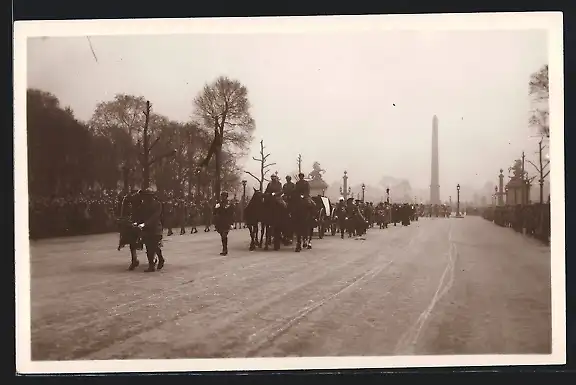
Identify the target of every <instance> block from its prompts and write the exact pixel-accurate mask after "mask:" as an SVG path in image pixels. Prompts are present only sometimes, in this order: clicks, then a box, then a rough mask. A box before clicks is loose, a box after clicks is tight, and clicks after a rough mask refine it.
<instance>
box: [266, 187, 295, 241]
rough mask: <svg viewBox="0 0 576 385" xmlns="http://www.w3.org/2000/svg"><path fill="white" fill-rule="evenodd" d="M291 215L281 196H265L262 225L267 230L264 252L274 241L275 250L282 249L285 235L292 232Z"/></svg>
mask: <svg viewBox="0 0 576 385" xmlns="http://www.w3.org/2000/svg"><path fill="white" fill-rule="evenodd" d="M290 222H291V221H290V213H289V211H288V206H287V204H286V202H285V201H284V200H283V199H282V197H281V196H280V195H276V194H274V193H272V194H264V210H263V216H262V224H263V226H264V228H265V229H266V241H265V244H264V250H268V247H269V246H270V245H271V244H272V240H273V241H274V250H279V249H280V243H281V241H282V238H283V235H285V234H289V233H290V230H291V223H290Z"/></svg>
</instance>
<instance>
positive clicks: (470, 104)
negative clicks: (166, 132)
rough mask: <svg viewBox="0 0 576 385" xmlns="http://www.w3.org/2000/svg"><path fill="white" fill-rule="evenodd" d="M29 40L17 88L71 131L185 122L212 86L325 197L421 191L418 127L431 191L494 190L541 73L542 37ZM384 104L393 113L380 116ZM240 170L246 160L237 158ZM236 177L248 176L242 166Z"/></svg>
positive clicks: (515, 149)
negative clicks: (353, 189)
mask: <svg viewBox="0 0 576 385" xmlns="http://www.w3.org/2000/svg"><path fill="white" fill-rule="evenodd" d="M91 41H92V45H93V47H94V51H95V53H96V56H97V58H98V62H96V60H95V59H94V57H93V55H92V53H91V51H90V46H89V44H88V40H87V39H86V38H85V37H55V38H47V39H40V38H35V39H30V40H29V44H28V47H29V48H28V86H29V87H35V88H40V89H42V90H46V91H50V92H52V93H54V94H55V95H56V96H57V97H58V98H59V99H60V101H61V103H62V104H63V105H69V106H70V107H71V108H72V109H73V110H74V112H75V114H76V115H77V117H78V118H80V119H83V120H88V119H89V118H90V116H91V114H92V112H93V110H94V108H95V106H96V104H97V103H98V102H100V101H103V100H109V99H112V98H113V97H114V94H116V93H128V94H134V95H142V96H145V97H146V98H148V99H149V100H150V101H151V102H152V103H153V108H154V111H155V112H157V113H160V114H163V115H166V116H168V117H169V118H170V119H175V120H182V121H185V120H189V119H190V117H191V116H192V113H193V104H192V100H193V98H194V97H195V96H196V95H197V93H198V92H199V91H200V90H201V88H202V86H203V85H204V83H206V82H211V81H212V80H214V79H215V78H217V77H218V76H219V75H227V76H229V77H231V78H235V79H237V80H239V81H241V82H242V83H243V84H244V85H246V86H247V88H248V90H249V98H250V101H251V103H252V115H253V117H254V119H255V121H256V131H255V135H254V136H255V137H254V142H253V145H252V152H253V154H252V155H256V152H257V150H258V145H259V144H258V142H259V141H260V139H264V142H265V144H266V146H267V148H268V150H269V152H271V153H272V155H271V156H270V158H271V161H273V162H277V163H278V166H276V167H274V170H278V171H279V173H280V174H281V175H284V174H285V173H287V172H291V171H294V170H296V169H297V166H296V157H297V155H298V153H301V154H302V157H303V161H304V167H303V168H304V171H310V170H311V169H312V167H311V166H312V162H313V161H316V160H317V161H319V162H320V163H321V165H322V166H323V168H325V169H326V170H327V172H326V174H325V176H324V178H325V179H326V181H327V182H329V183H332V182H334V181H335V180H338V179H339V178H340V177H341V175H342V173H343V171H344V170H347V171H348V175H349V177H350V183H351V184H356V183H360V182H365V183H366V184H376V183H378V181H379V180H380V179H381V178H382V176H384V175H389V176H393V177H396V178H406V179H408V180H409V181H410V183H411V185H412V186H413V187H416V188H427V187H428V186H429V184H430V157H431V131H432V116H433V115H434V114H436V115H437V116H438V119H439V146H440V185H441V195H442V198H443V199H446V197H447V196H448V195H450V194H451V193H452V191H449V190H452V188H451V187H452V186H455V185H456V184H457V183H461V184H466V185H475V186H478V187H480V186H482V185H483V184H484V183H485V182H486V181H487V180H493V181H494V182H495V183H496V181H497V174H498V170H499V169H500V168H504V169H506V168H507V167H508V166H510V165H511V164H512V161H513V159H514V158H515V157H518V156H519V155H520V154H521V152H522V150H526V152H527V154H528V155H529V156H531V157H533V156H534V155H533V151H534V150H535V146H536V140H535V139H534V138H530V135H531V133H532V131H531V130H530V129H529V128H528V124H527V122H528V116H529V109H530V99H529V97H528V81H529V77H530V74H531V73H532V72H535V71H537V70H538V69H539V68H540V67H541V66H542V65H544V64H546V63H547V60H548V59H547V57H548V52H547V35H546V32H545V31H539V30H534V31H526V30H519V31H493V32H491V31H463V32H417V31H415V32H408V31H398V32H393V31H382V32H374V31H370V32H363V33H356V34H350V33H346V34H344V33H342V34H334V33H324V34H318V33H317V34H285V35H283V34H267V35H262V34H260V35H247V34H244V35H232V34H229V35H224V34H221V35H173V36H167V35H163V36H129V37H124V36H120V37H92V38H91ZM394 104H395V106H394ZM248 159H249V158H248ZM247 169H248V170H252V171H255V170H256V169H257V165H256V164H255V162H254V161H251V160H247Z"/></svg>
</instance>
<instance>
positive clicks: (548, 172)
mask: <svg viewBox="0 0 576 385" xmlns="http://www.w3.org/2000/svg"><path fill="white" fill-rule="evenodd" d="M548 174H550V170H548V171H547V172H546V174H544V175H542V179H543V180H544V179H546V177H547V176H548Z"/></svg>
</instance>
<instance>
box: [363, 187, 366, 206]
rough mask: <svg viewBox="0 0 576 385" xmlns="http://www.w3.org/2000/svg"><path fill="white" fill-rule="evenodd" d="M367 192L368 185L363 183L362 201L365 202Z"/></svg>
mask: <svg viewBox="0 0 576 385" xmlns="http://www.w3.org/2000/svg"><path fill="white" fill-rule="evenodd" d="M365 192H366V185H365V184H364V183H362V203H364V194H365Z"/></svg>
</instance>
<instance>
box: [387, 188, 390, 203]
mask: <svg viewBox="0 0 576 385" xmlns="http://www.w3.org/2000/svg"><path fill="white" fill-rule="evenodd" d="M386 203H388V204H389V203H390V188H389V187H387V188H386Z"/></svg>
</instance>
